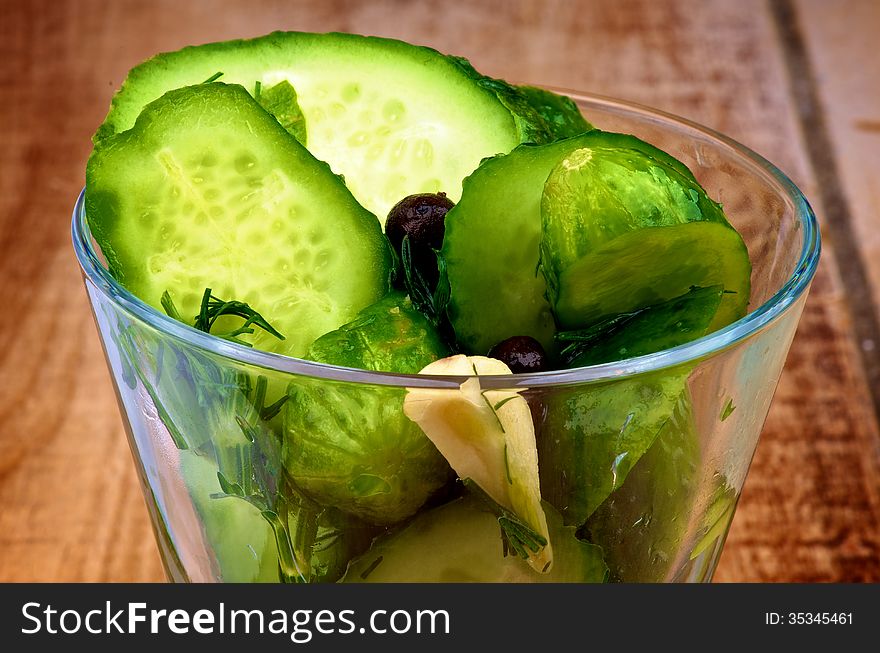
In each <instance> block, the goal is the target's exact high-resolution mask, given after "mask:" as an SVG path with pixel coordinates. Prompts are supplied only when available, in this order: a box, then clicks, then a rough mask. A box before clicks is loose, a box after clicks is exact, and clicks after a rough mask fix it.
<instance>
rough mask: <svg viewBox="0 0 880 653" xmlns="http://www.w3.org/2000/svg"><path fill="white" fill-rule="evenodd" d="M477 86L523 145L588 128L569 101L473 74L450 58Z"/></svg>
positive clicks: (461, 61) (463, 63) (468, 66)
mask: <svg viewBox="0 0 880 653" xmlns="http://www.w3.org/2000/svg"><path fill="white" fill-rule="evenodd" d="M450 59H453V60H454V61H455V62H456V63H458V65H459V66H461V67H462V69H463V70H465V72H467V74H468V75H469V76H470V77H471V78H472V79H474V80H475V81H476V82H477V83H479V84H480V86H482V87H484V88H486V89H488V90H490V91H492V93H494V94H495V95H496V96H497V97H498V99H499V100H500V101H501V103H502V104H503V105H504V106H505V107H507V108H508V110H509V111H510V113H511V114H512V115H513V118H514V120H515V121H516V125H517V129H518V130H519V132H520V140H521V141H522V142H523V143H536V144H543V143H552V142H553V141H558V140H560V139H562V138H568V137H570V136H577V135H578V134H582V133H584V132H587V131H589V130H590V129H592V125H590V123H588V122H587V121H586V119H585V118H584V117H583V115H582V114H581V111H580V109H578V107H577V105H576V104H575V103H574V101H573V100H572V99H571V98H568V97H565V96H564V95H557V94H556V93H553V92H551V91H547V90H544V89H541V88H536V87H534V86H516V85H514V84H509V83H507V82H505V81H504V80H503V79H495V78H494V77H489V76H487V75H483V74H481V73H479V72H477V71H476V70H475V69H474V67H473V66H472V65H471V62H470V61H468V60H467V59H465V58H463V57H454V56H453V57H450Z"/></svg>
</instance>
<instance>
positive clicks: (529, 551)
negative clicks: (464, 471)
mask: <svg viewBox="0 0 880 653" xmlns="http://www.w3.org/2000/svg"><path fill="white" fill-rule="evenodd" d="M462 482H463V483H464V485H465V487H466V488H468V489H469V490H471V491H472V492H473V493H474V495H476V496H477V497H478V498H479V499H481V500H482V501H483V502H484V503H485V504H486V505H487V506H488V507H489V509H490V510H491V512H492V514H494V515H495V517H496V518H497V519H498V526H499V527H500V528H501V544H502V547H503V551H504V555H505V556H509V555H516V556H517V557H519V558H522V559H523V560H528V559H529V558H530V557H531V556H533V555H535V554H537V553H540V551H541V549H543V548H544V547H545V546H547V538H546V537H544V536H543V535H541V534H540V533H538V532H537V531H536V530H535V529H534V528H532V527H531V526H529V525H528V524H526V523H525V522H524V521H523V520H522V519H520V518H519V517H517V516H516V515H515V514H513V513H512V512H510V511H509V510H507V509H506V508H504V507H503V506H501V505H500V504H499V503H498V502H497V501H495V500H494V499H493V498H492V497H490V496H489V495H488V494H487V493H486V491H485V490H483V488H481V487H480V486H479V485H477V483H475V482H474V481H473V480H471V479H469V478H465V479H462Z"/></svg>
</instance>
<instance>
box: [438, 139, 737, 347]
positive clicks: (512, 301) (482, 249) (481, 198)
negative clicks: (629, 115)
mask: <svg viewBox="0 0 880 653" xmlns="http://www.w3.org/2000/svg"><path fill="white" fill-rule="evenodd" d="M584 148H603V149H605V150H610V151H617V150H625V151H627V152H634V153H635V155H638V154H639V153H641V154H642V155H644V160H645V161H646V162H652V161H653V162H655V163H653V164H652V165H653V166H654V167H657V168H661V167H664V166H667V167H669V168H671V169H672V170H673V171H674V172H677V173H679V174H680V175H681V177H682V178H684V179H686V180H689V183H691V185H693V186H694V187H695V188H699V186H698V185H697V184H696V181H695V180H694V179H693V175H692V174H691V172H690V171H689V170H688V169H687V167H686V166H685V165H684V164H683V163H681V162H680V161H678V160H676V159H674V158H673V157H671V156H669V155H668V154H666V153H665V152H663V151H661V150H659V149H657V148H656V147H654V146H652V145H650V144H648V143H646V142H644V141H642V140H640V139H638V138H636V137H635V136H631V135H629V134H616V133H612V132H603V131H599V130H593V131H591V132H589V133H586V134H582V135H580V136H577V137H574V138H570V139H567V140H562V141H558V142H555V143H550V144H547V145H541V146H534V145H521V146H519V147H517V148H516V149H514V150H513V151H512V152H510V154H507V155H504V156H497V157H494V158H492V159H489V160H487V161H484V162H483V163H482V164H481V165H480V167H479V168H478V169H477V170H476V171H474V173H473V174H471V175H470V176H469V177H468V178H466V179H465V180H464V185H463V192H462V195H461V199H460V200H459V202H458V204H457V205H456V206H455V207H454V208H453V209H452V210H451V211H450V212H449V213H448V214H447V215H446V236H445V238H444V241H443V249H442V254H443V256H444V258H445V259H446V264H447V272H448V275H449V283H450V286H451V295H452V296H451V300H450V303H449V309H448V311H449V318H450V321H451V322H452V326H453V328H454V329H455V335H456V338H457V339H458V342H459V344H460V345H461V346H462V347H463V348H464V350H465V351H467V352H469V353H473V354H485V353H486V352H488V351H489V349H491V348H492V346H493V345H495V344H497V343H499V342H501V341H502V340H505V339H507V338H510V337H512V336H531V337H533V338H535V339H537V340H538V341H539V342H540V343H541V344H542V345H543V346H544V349H545V350H547V352H548V353H549V354H551V356H552V354H553V352H554V351H555V349H556V345H555V343H554V340H553V335H554V333H555V331H556V326H555V324H554V319H553V314H552V312H551V308H550V304H549V303H548V301H547V299H546V297H545V295H546V294H547V285H546V283H545V280H544V275H542V274H541V272H540V271H539V269H538V266H539V260H540V247H539V245H540V242H541V236H542V226H541V198H542V194H543V193H544V184H545V182H546V181H547V178H548V176H549V175H550V173H551V172H552V171H553V170H554V168H555V167H556V166H557V164H559V163H560V161H562V160H563V159H565V158H566V157H567V156H568V155H570V154H571V153H572V152H576V151H578V150H581V149H584ZM627 156H630V157H632V156H633V155H632V154H630V155H627ZM674 172H673V174H674ZM566 199H569V197H568V196H566ZM705 201H706V202H708V198H707V199H706V200H705ZM710 208H711V207H710ZM569 217H570V216H569V215H568V213H565V214H562V213H560V219H562V218H565V219H568V218H569ZM722 219H723V218H722ZM685 290H687V289H685ZM679 294H681V293H679Z"/></svg>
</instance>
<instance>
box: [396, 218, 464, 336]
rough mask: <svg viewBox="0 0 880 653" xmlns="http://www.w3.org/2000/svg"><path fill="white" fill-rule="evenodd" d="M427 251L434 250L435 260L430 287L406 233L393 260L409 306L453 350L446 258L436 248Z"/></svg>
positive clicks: (453, 334)
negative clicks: (416, 310)
mask: <svg viewBox="0 0 880 653" xmlns="http://www.w3.org/2000/svg"><path fill="white" fill-rule="evenodd" d="M431 251H433V252H434V256H435V258H436V260H437V286H436V287H435V288H433V289H432V288H431V284H430V283H428V281H427V280H426V279H425V277H424V275H423V274H422V273H421V271H420V270H419V268H418V266H417V265H415V263H414V261H413V257H412V245H411V244H410V240H409V234H406V235H404V237H403V241H402V242H401V244H400V259H399V260H397V261H395V263H396V264H399V265H400V267H401V269H402V271H403V286H404V288H405V289H406V292H407V294H408V295H409V297H410V299H411V300H412V303H413V306H415V307H416V308H417V309H418V310H419V311H421V312H422V314H423V315H424V316H425V317H427V318H428V320H429V321H430V322H431V324H433V325H434V326H435V327H437V330H438V331H439V332H440V335H441V336H442V337H443V339H444V340H445V341H446V344H447V345H448V346H449V348H450V349H451V350H452V352H453V353H455V352H457V351H458V346H457V344H456V341H455V333H454V332H453V330H452V325H451V324H450V323H449V318H448V316H447V314H446V308H447V306H448V305H449V300H450V297H451V296H452V295H451V289H450V286H449V275H448V274H447V272H446V259H445V258H443V256H442V255H441V254H440V252H439V251H438V250H436V249H432V250H431ZM395 258H396V256H395Z"/></svg>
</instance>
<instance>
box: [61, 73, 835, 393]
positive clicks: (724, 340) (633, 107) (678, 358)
mask: <svg viewBox="0 0 880 653" xmlns="http://www.w3.org/2000/svg"><path fill="white" fill-rule="evenodd" d="M545 88H549V90H552V91H555V92H559V93H563V94H565V95H568V96H569V97H571V98H572V99H573V100H575V102H578V104H580V105H583V104H584V103H589V104H590V105H592V106H598V107H602V108H605V109H616V110H617V111H618V112H621V110H622V111H623V112H625V113H626V114H628V115H631V116H633V115H634V116H636V117H639V118H642V119H652V120H653V121H655V122H657V119H660V122H662V123H667V124H669V123H671V124H675V125H676V126H678V127H679V128H681V127H684V128H687V129H689V130H691V131H692V132H697V133H699V134H700V135H701V136H702V137H703V138H704V139H708V140H710V141H712V142H713V144H715V145H720V146H722V148H723V149H726V150H728V152H731V151H732V152H733V153H734V154H735V155H736V156H737V157H738V158H740V159H742V160H745V161H747V162H748V163H749V164H750V168H751V171H752V172H755V173H757V174H759V175H760V176H762V177H763V178H764V180H765V181H769V182H771V183H772V184H773V185H775V186H776V187H777V190H778V191H779V192H780V194H782V195H785V196H786V197H787V198H788V199H789V200H790V201H791V203H792V205H793V206H794V208H795V212H796V216H795V218H796V220H797V222H798V224H799V226H800V227H801V228H802V229H803V239H804V240H803V246H802V247H801V252H800V255H799V258H798V261H797V265H796V266H795V268H794V270H793V272H792V274H791V275H790V276H789V277H788V279H786V281H785V283H784V284H783V285H782V286H781V287H780V288H779V289H778V290H777V291H776V292H775V293H774V294H773V295H772V296H771V297H770V298H769V299H768V300H767V301H765V302H764V303H763V304H761V305H760V306H758V307H757V308H756V309H755V310H754V311H752V312H751V313H748V314H747V315H745V316H744V317H742V318H740V319H739V320H737V321H736V322H733V323H731V324H729V325H727V326H726V327H724V328H723V329H719V330H717V331H714V332H712V333H709V334H707V335H706V336H703V337H702V338H698V339H697V340H692V341H691V342H688V343H685V344H683V345H679V346H678V347H673V348H670V349H664V350H661V351H658V352H655V353H652V354H646V355H644V356H638V357H634V358H629V359H625V360H622V361H611V362H608V363H602V364H599V365H590V366H586V367H577V368H571V369H564V370H554V371H548V372H537V373H528V374H511V375H487V376H480V385H481V386H482V387H483V388H516V387H520V388H536V387H547V386H556V385H572V384H578V383H597V382H601V381H612V380H617V379H620V378H623V377H629V376H633V375H637V374H644V373H646V372H653V371H658V370H662V369H666V368H670V367H675V366H678V365H684V364H688V363H692V362H696V361H699V360H702V359H704V358H708V357H710V356H712V355H715V354H717V353H720V352H722V351H724V350H726V349H729V348H730V347H732V346H734V345H736V344H738V343H740V342H742V341H744V340H746V339H748V338H750V337H752V336H754V335H756V334H757V333H759V332H760V331H762V330H764V329H765V328H767V327H768V326H769V325H770V324H771V323H772V322H774V321H775V320H776V319H777V318H779V317H780V316H782V315H783V314H784V313H785V312H786V311H787V310H788V308H789V307H790V306H792V305H793V304H794V303H795V302H796V301H797V299H798V298H800V297H801V295H803V294H804V293H805V292H806V291H807V289H808V288H809V285H810V282H811V281H812V278H813V276H814V274H815V272H816V268H817V266H818V263H819V254H820V250H821V243H820V231H819V224H818V221H817V219H816V215H815V213H814V212H813V210H812V208H811V207H810V204H809V202H808V201H807V199H806V197H804V195H803V193H802V192H801V191H800V189H799V188H798V187H797V186H796V185H795V184H794V182H792V181H791V179H789V178H788V176H787V175H786V174H785V173H783V172H782V171H781V170H779V169H778V168H777V167H776V166H774V165H773V164H772V163H770V162H769V161H767V160H766V159H765V158H764V157H762V156H761V155H760V154H757V153H756V152H754V151H753V150H751V149H750V148H748V147H746V146H745V145H743V144H741V143H739V142H737V141H735V140H733V139H732V138H729V137H727V136H725V135H724V134H721V133H719V132H717V131H715V130H713V129H711V128H709V127H705V126H703V125H701V124H699V123H696V122H693V121H691V120H688V119H686V118H682V117H680V116H676V115H674V114H671V113H667V112H665V111H661V110H658V109H654V108H651V107H648V106H645V105H642V104H638V103H635V102H630V101H626V100H619V99H616V98H610V97H606V96H602V95H596V94H592V93H584V92H580V91H573V90H569V89H563V88H555V87H545ZM84 200H85V188H83V190H82V191H80V194H79V197H78V198H77V201H76V204H75V206H74V210H73V219H72V228H71V232H72V239H73V246H74V251H75V253H76V257H77V260H78V261H79V264H80V267H81V268H82V271H83V274H84V276H85V278H86V279H87V280H88V281H89V282H91V283H92V284H93V285H94V286H95V287H96V288H98V289H99V290H100V291H101V292H102V293H103V294H104V295H105V296H107V297H108V298H109V299H110V300H111V301H112V302H113V303H115V304H117V305H118V306H120V307H122V308H123V309H124V310H125V311H126V312H128V313H130V314H132V315H133V316H135V317H136V318H138V319H139V320H141V321H143V322H145V323H146V324H148V325H150V326H151V327H153V328H154V329H156V330H157V331H159V332H161V333H164V334H166V335H170V336H171V337H173V338H176V339H179V340H182V341H184V342H185V343H187V344H188V345H190V346H193V347H196V348H198V349H201V350H203V351H205V352H208V353H211V354H214V355H216V356H221V357H223V358H228V359H232V360H234V361H236V362H238V363H242V364H246V365H253V366H257V367H261V368H264V369H267V370H274V371H276V372H280V373H283V374H295V375H299V376H309V377H315V378H321V379H327V380H335V381H345V382H350V383H359V384H369V385H383V386H398V387H407V388H412V387H422V388H450V387H458V386H459V385H460V384H461V383H463V382H464V381H465V380H467V378H468V377H467V376H436V375H424V374H398V373H393V372H382V371H370V370H362V369H356V368H349V367H339V366H336V365H327V364H324V363H317V362H314V361H309V360H304V359H301V358H294V357H291V356H284V355H281V354H274V353H270V352H265V351H261V350H257V349H252V348H250V347H247V346H244V345H239V344H236V343H234V342H230V341H227V340H223V339H222V338H218V337H216V336H212V335H209V334H207V333H204V332H202V331H199V330H197V329H195V328H193V327H191V326H187V325H185V324H183V323H181V322H178V321H177V320H174V319H173V318H171V317H169V316H167V315H165V314H163V313H161V312H160V311H158V310H157V309H155V308H153V307H152V306H150V305H149V304H147V303H145V302H144V301H142V300H141V299H139V298H137V297H136V296H134V295H133V294H132V293H130V292H129V291H128V290H126V289H125V288H124V287H122V286H121V285H120V284H119V283H118V282H117V281H116V280H115V279H114V278H113V277H112V276H111V275H110V272H109V270H108V269H107V268H106V267H105V266H104V265H103V263H102V262H101V259H100V257H99V255H98V253H97V251H96V250H95V248H94V246H93V242H92V239H91V232H90V231H89V227H88V223H87V221H86V215H85V201H84Z"/></svg>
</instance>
